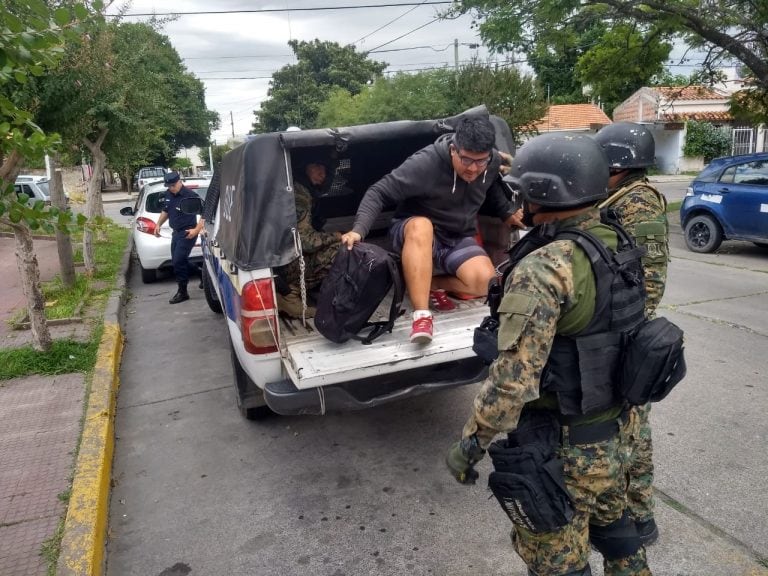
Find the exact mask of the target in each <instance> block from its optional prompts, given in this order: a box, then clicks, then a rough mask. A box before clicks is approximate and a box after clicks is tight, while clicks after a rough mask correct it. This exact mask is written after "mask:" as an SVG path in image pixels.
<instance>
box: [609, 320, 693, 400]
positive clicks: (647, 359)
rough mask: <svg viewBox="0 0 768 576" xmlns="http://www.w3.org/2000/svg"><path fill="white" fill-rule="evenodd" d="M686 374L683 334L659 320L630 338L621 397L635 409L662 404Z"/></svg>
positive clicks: (650, 322)
mask: <svg viewBox="0 0 768 576" xmlns="http://www.w3.org/2000/svg"><path fill="white" fill-rule="evenodd" d="M685 373H686V364H685V355H684V346H683V331H682V330H681V329H680V328H678V327H677V326H676V325H675V324H673V323H672V322H670V321H669V320H667V319H666V318H664V317H663V316H659V317H657V318H654V319H653V320H649V321H647V322H644V323H643V324H641V325H640V327H639V328H638V329H637V330H636V331H635V332H634V333H633V334H632V335H631V336H630V337H629V340H628V342H627V344H626V347H625V349H624V359H623V362H622V374H621V381H620V384H619V393H620V394H621V396H622V397H623V398H625V399H626V400H627V402H629V403H630V404H633V405H643V404H645V403H647V402H658V401H659V400H662V399H663V398H664V397H666V395H667V394H669V393H670V391H671V390H672V389H673V388H674V387H675V385H677V383H678V382H680V381H681V380H682V379H683V378H684V377H685Z"/></svg>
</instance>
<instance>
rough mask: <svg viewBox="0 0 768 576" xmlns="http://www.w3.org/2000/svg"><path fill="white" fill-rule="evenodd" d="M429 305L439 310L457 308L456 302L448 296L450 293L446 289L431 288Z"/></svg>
mask: <svg viewBox="0 0 768 576" xmlns="http://www.w3.org/2000/svg"><path fill="white" fill-rule="evenodd" d="M429 305H430V306H431V307H432V308H434V309H435V310H437V311H438V312H450V311H451V310H456V304H454V303H453V300H451V299H450V298H448V293H447V292H446V291H445V290H430V291H429Z"/></svg>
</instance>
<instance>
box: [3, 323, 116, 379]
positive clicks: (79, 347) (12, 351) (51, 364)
mask: <svg viewBox="0 0 768 576" xmlns="http://www.w3.org/2000/svg"><path fill="white" fill-rule="evenodd" d="M101 332H102V330H101V329H96V330H94V332H93V335H92V337H91V340H90V341H89V342H87V343H83V342H75V341H74V340H54V341H53V345H52V346H51V349H50V350H49V351H48V352H38V351H37V350H34V349H33V348H32V346H24V347H22V348H9V349H4V350H3V349H0V380H9V379H11V378H18V377H21V376H29V375H30V374H42V375H45V376H53V375H56V374H70V373H72V372H90V371H91V369H93V366H94V364H95V363H96V352H97V350H98V348H99V340H100V339H101Z"/></svg>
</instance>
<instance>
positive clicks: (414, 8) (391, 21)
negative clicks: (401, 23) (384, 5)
mask: <svg viewBox="0 0 768 576" xmlns="http://www.w3.org/2000/svg"><path fill="white" fill-rule="evenodd" d="M425 1H426V0H425ZM423 5H424V2H422V3H421V4H418V5H417V6H414V7H413V8H411V9H410V10H406V11H405V12H403V13H402V14H400V16H398V17H396V18H393V19H392V20H390V21H389V22H387V23H386V24H384V25H383V26H379V27H378V28H376V30H374V31H373V32H371V33H370V34H366V35H365V36H362V37H361V38H358V39H357V40H355V41H354V42H352V44H357V43H358V42H360V41H362V40H365V39H366V38H369V37H371V36H373V35H374V34H376V32H379V31H380V30H383V29H384V28H386V27H387V26H389V25H390V24H392V23H394V22H397V21H398V20H400V18H402V17H403V16H405V15H406V14H410V13H411V12H413V11H414V10H416V8H418V7H419V6H423Z"/></svg>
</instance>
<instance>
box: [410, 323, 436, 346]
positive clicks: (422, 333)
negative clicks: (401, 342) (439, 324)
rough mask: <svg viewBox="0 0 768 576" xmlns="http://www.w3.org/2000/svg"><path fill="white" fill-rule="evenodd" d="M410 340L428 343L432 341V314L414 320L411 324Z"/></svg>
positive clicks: (417, 342)
mask: <svg viewBox="0 0 768 576" xmlns="http://www.w3.org/2000/svg"><path fill="white" fill-rule="evenodd" d="M411 342H413V343H414V344H429V343H430V342H432V316H427V317H426V318H419V319H418V320H414V321H413V324H412V325H411Z"/></svg>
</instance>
